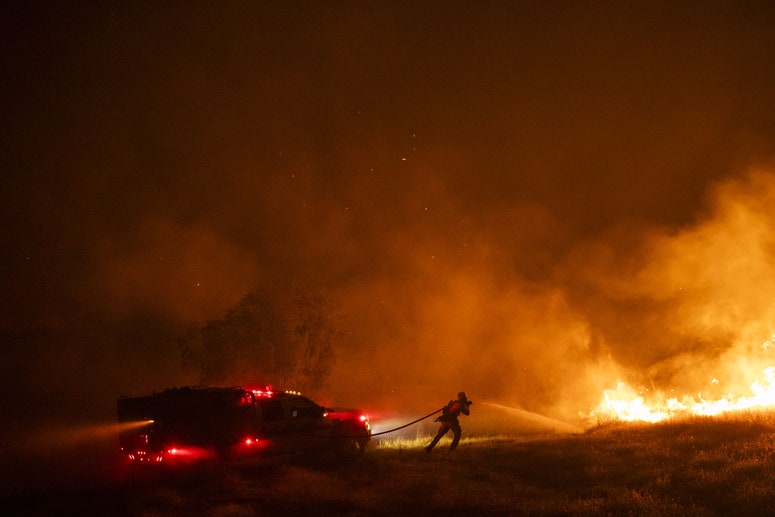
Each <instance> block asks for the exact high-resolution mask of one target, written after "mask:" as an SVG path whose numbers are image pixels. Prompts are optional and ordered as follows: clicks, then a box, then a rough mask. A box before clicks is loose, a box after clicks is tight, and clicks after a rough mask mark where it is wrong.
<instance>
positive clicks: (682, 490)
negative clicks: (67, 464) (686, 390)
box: [24, 414, 775, 517]
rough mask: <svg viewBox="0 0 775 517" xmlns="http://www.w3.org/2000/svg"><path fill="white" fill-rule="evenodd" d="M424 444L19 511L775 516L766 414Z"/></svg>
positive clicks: (249, 468) (774, 430)
mask: <svg viewBox="0 0 775 517" xmlns="http://www.w3.org/2000/svg"><path fill="white" fill-rule="evenodd" d="M429 440H430V436H423V435H421V436H418V437H415V438H409V439H383V440H380V441H379V442H377V441H376V440H375V443H372V444H371V445H370V448H369V449H370V450H368V451H367V453H366V455H365V456H364V457H363V458H361V459H360V460H359V461H357V462H355V463H352V464H348V465H341V464H336V463H332V462H330V461H328V462H327V461H313V460H309V459H302V458H272V459H269V460H264V461H260V462H249V463H243V464H227V465H209V466H201V467H199V468H195V469H191V470H188V471H186V472H184V473H180V472H178V473H156V474H153V475H145V476H140V477H134V478H131V479H127V480H125V482H124V483H123V484H121V485H119V486H116V487H113V488H111V489H102V490H99V491H91V492H87V493H80V494H69V495H68V494H64V495H63V494H59V495H58V496H57V497H49V498H48V499H43V500H42V501H41V500H38V501H37V503H36V504H37V506H35V505H32V504H29V505H28V506H27V508H26V510H27V511H25V512H24V513H25V514H36V513H37V514H41V515H43V514H46V513H47V512H48V511H50V510H56V513H61V512H62V511H63V509H67V508H72V509H73V510H74V511H75V512H78V513H90V512H93V513H104V514H114V515H115V514H123V515H138V516H157V515H206V516H218V517H222V516H244V515H307V514H315V515H369V516H373V515H436V514H439V512H443V513H444V514H445V515H449V514H453V515H468V514H479V515H481V514H487V515H590V516H591V515H617V516H618V515H766V514H772V512H773V510H772V508H774V507H775V490H773V487H775V417H773V416H772V415H769V414H747V415H740V416H735V417H716V418H692V419H687V420H680V421H671V422H667V423H661V424H655V425H651V424H649V425H636V424H616V423H609V424H607V425H604V426H600V427H597V428H594V429H592V430H589V431H587V432H585V433H583V434H578V435H532V436H524V435H523V436H518V435H513V436H512V435H509V436H479V437H477V436H473V437H468V438H464V440H463V441H462V442H461V444H460V447H459V448H458V450H457V451H455V452H450V451H448V450H447V448H446V447H445V445H446V444H447V443H448V440H445V441H442V442H441V443H440V444H439V447H437V449H436V450H435V451H434V452H433V453H432V454H430V455H428V454H426V453H425V452H424V450H423V447H424V446H425V445H426V444H427V443H428V441H429ZM68 505H69V506H68ZM36 510H38V511H37V512H36Z"/></svg>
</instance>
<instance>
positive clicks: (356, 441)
mask: <svg viewBox="0 0 775 517" xmlns="http://www.w3.org/2000/svg"><path fill="white" fill-rule="evenodd" d="M365 450H366V442H365V441H364V440H363V439H362V438H344V439H343V440H342V443H341V444H340V452H341V453H342V456H343V457H344V458H345V459H355V458H359V457H360V456H363V453H364V451H365Z"/></svg>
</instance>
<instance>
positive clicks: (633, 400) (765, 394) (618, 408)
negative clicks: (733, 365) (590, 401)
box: [590, 366, 775, 422]
mask: <svg viewBox="0 0 775 517" xmlns="http://www.w3.org/2000/svg"><path fill="white" fill-rule="evenodd" d="M711 382H713V383H717V382H718V381H717V380H716V379H713V380H712V381H711ZM654 398H655V399H656V400H655V401H654V402H646V400H645V398H644V396H642V395H641V394H640V393H639V392H637V391H635V390H634V389H633V388H632V387H631V386H629V385H628V384H626V383H623V382H620V383H619V384H618V385H617V387H616V389H610V390H606V391H605V392H604V393H603V400H602V401H601V402H600V404H599V405H598V407H597V408H596V409H595V410H594V411H593V412H592V414H591V415H590V416H592V417H597V418H614V419H617V420H623V421H626V422H635V421H640V422H659V421H661V420H665V419H667V418H671V417H675V416H685V415H698V416H713V415H718V414H721V413H726V412H732V411H743V410H752V409H768V408H772V407H774V406H775V367H773V366H770V367H768V368H765V370H764V371H763V372H762V373H761V375H760V377H759V378H757V379H756V380H755V381H754V382H753V384H751V387H750V395H740V396H737V395H733V394H728V395H725V396H722V397H720V398H718V399H715V400H705V399H704V398H703V397H702V396H701V395H697V396H690V395H686V396H684V397H682V398H680V399H679V398H678V397H669V398H662V397H659V396H656V397H654Z"/></svg>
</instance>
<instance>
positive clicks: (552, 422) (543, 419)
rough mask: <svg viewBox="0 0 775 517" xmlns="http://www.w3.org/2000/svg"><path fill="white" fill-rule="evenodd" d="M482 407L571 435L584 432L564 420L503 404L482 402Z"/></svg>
mask: <svg viewBox="0 0 775 517" xmlns="http://www.w3.org/2000/svg"><path fill="white" fill-rule="evenodd" d="M480 405H482V406H488V407H492V408H496V409H499V410H502V411H506V412H508V413H511V414H514V415H518V416H519V417H521V418H524V419H525V420H530V421H532V422H536V423H539V424H542V425H546V426H548V427H552V428H553V429H555V430H562V431H566V432H570V433H583V432H584V430H583V429H581V428H580V427H578V426H575V425H573V424H569V423H567V422H563V421H562V420H557V419H555V418H550V417H548V416H544V415H541V414H538V413H534V412H532V411H527V410H524V409H519V408H515V407H511V406H505V405H503V404H498V403H497V402H482V403H480Z"/></svg>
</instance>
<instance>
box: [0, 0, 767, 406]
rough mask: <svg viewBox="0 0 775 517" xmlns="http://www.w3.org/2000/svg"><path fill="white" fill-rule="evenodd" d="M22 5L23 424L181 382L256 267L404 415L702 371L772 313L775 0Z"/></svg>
mask: <svg viewBox="0 0 775 517" xmlns="http://www.w3.org/2000/svg"><path fill="white" fill-rule="evenodd" d="M18 4H19V5H16V6H4V7H2V8H1V9H2V11H0V16H2V26H1V27H0V34H1V35H2V36H0V37H1V38H2V45H1V47H2V54H1V55H2V70H3V73H2V74H0V76H1V78H0V85H2V86H1V87H2V92H3V94H2V97H1V99H2V101H1V102H2V112H3V117H2V119H1V120H2V122H0V128H1V129H0V131H2V133H0V136H1V138H0V142H1V143H0V151H1V152H2V154H1V155H0V156H2V168H3V174H2V179H0V189H1V190H0V192H2V198H3V203H2V205H0V211H1V212H0V213H2V226H1V227H0V238H1V239H2V255H0V260H1V261H2V262H1V263H0V264H1V266H2V267H1V268H0V290H1V291H0V292H2V297H3V304H2V309H1V310H0V335H1V336H2V346H3V351H2V355H3V357H2V371H0V374H2V377H3V383H4V385H5V386H4V389H3V391H4V393H5V394H6V395H7V396H9V398H10V397H11V396H12V397H15V398H14V400H16V401H17V404H14V405H13V406H14V408H15V410H16V411H17V413H18V414H19V415H22V414H24V415H28V414H29V405H28V402H29V401H35V406H36V407H37V408H39V409H38V410H39V411H41V412H46V411H49V412H54V413H56V412H57V411H60V412H64V411H66V410H65V409H62V408H68V409H67V411H69V410H70V409H69V408H73V407H78V408H79V409H78V411H81V412H83V413H85V414H94V413H101V412H103V409H104V410H105V411H107V412H110V411H112V404H113V401H114V399H115V397H116V396H118V395H119V394H122V393H144V392H148V391H150V390H152V389H159V388H163V387H165V386H169V385H176V384H182V383H187V382H192V379H191V375H190V373H186V372H185V371H183V370H182V369H181V356H180V350H179V348H178V346H177V340H178V338H179V337H181V336H182V335H184V334H185V333H186V332H188V331H189V330H190V329H191V328H196V327H197V326H201V325H202V324H204V323H205V322H206V321H208V320H210V319H214V318H218V317H220V315H221V314H222V313H223V312H224V311H225V310H226V309H228V308H229V307H230V306H232V305H234V304H235V303H236V302H237V301H238V300H239V299H240V298H241V297H242V296H243V295H244V294H246V293H247V292H248V291H249V290H250V289H251V288H252V287H254V286H256V285H258V284H261V283H262V282H265V281H268V280H272V281H279V282H291V281H300V282H302V283H305V284H307V285H310V286H311V287H314V288H315V289H320V290H322V291H323V292H325V293H327V294H328V295H330V296H331V297H332V298H334V299H336V300H338V301H339V302H340V303H341V305H342V307H343V308H344V310H345V312H346V315H347V324H348V331H349V332H350V334H351V337H352V339H353V342H354V343H355V344H356V345H355V350H354V351H352V353H350V354H348V357H341V358H340V363H339V364H338V367H337V370H336V372H335V376H334V379H333V381H332V384H331V386H330V393H331V397H333V398H337V399H339V400H342V399H343V402H347V403H349V404H355V405H361V406H363V405H369V404H377V401H379V403H381V404H382V403H386V402H385V401H388V402H387V403H388V404H389V403H390V400H391V397H395V400H401V404H402V405H403V407H409V408H410V409H414V405H415V404H416V406H417V411H418V412H420V413H424V412H425V409H426V407H433V406H434V405H435V404H436V402H437V401H442V402H444V401H445V399H446V398H448V397H449V396H451V395H453V394H454V393H456V392H457V391H458V390H459V389H466V390H467V391H468V392H469V395H470V396H471V397H472V398H475V399H477V398H491V399H497V400H500V401H503V402H505V403H509V404H513V405H519V406H521V407H525V408H527V409H530V410H535V411H543V412H545V413H549V414H552V415H555V416H568V415H575V414H576V413H577V412H578V411H580V410H582V409H584V408H583V407H578V406H584V404H586V403H594V402H595V401H596V400H597V399H599V394H600V393H601V391H602V389H604V388H606V387H611V385H612V383H615V382H616V381H617V380H620V379H625V378H626V379H627V380H629V381H630V382H633V383H639V384H643V385H650V386H660V387H662V388H664V389H673V388H674V387H676V386H688V387H689V388H690V389H695V388H697V387H698V386H699V389H704V386H705V384H704V383H706V381H707V379H708V376H714V375H715V376H722V374H721V373H718V374H716V373H707V372H706V370H707V368H705V367H704V366H703V367H702V368H699V367H697V365H698V364H699V365H706V364H707V365H708V368H711V367H713V368H715V367H717V366H718V361H722V362H723V361H725V362H727V363H730V362H734V363H735V364H740V363H742V362H746V361H747V360H748V358H749V355H746V354H745V353H742V352H741V351H745V350H749V349H756V343H761V342H762V341H763V340H766V339H768V338H769V337H770V335H771V332H772V331H773V328H772V327H773V324H775V320H774V319H773V316H775V314H774V313H775V311H774V310H773V308H772V306H771V305H772V302H771V301H770V300H771V299H773V297H772V296H770V294H771V293H772V290H771V289H772V288H775V278H773V277H774V276H775V275H773V273H772V272H770V271H769V267H768V266H769V265H770V264H771V263H772V259H773V256H774V255H775V245H774V244H773V240H772V238H771V237H770V235H771V233H770V232H771V230H772V229H773V228H775V224H774V222H773V219H772V217H773V216H772V215H770V213H769V212H770V210H769V209H770V208H771V207H772V204H771V201H773V197H774V196H773V192H775V179H773V176H771V174H773V173H775V167H773V166H772V159H773V157H775V95H773V85H775V36H774V35H773V28H774V27H775V9H773V7H772V5H771V3H770V2H767V1H761V2H753V1H743V2H741V1H729V2H714V1H711V2H707V1H703V2H653V1H652V2H606V1H591V2H572V1H567V2H566V1H561V2H559V1H558V2H555V1H540V2H506V1H504V2H496V1H484V2H455V1H444V2H424V1H419V2H418V1H411V2H402V1H389V2H337V1H334V2H261V1H259V2H247V1H246V2H111V1H106V2H70V3H68V2H24V3H18ZM68 4H69V5H68ZM721 263H723V264H724V268H723V269H718V268H717V266H718V265H719V264H721ZM754 273H755V274H754ZM752 291H753V292H755V293H756V296H752V295H751V293H752ZM765 348H766V347H765ZM730 354H733V355H732V356H733V357H734V360H731V359H730V357H732V356H731V355H730ZM741 354H742V355H741ZM740 357H744V358H746V359H745V361H742V360H739V358H740ZM756 359H757V361H758V360H760V359H761V357H759V356H756ZM765 359H766V358H765ZM767 360H768V359H767ZM687 364H691V365H692V366H691V367H690V368H687V367H686V365H687ZM746 364H747V362H746ZM757 364H758V363H757ZM699 371H702V372H703V373H702V375H703V376H702V377H701V378H700V377H699V376H698V375H699V374H698V372H699ZM688 372H691V375H689V373H688ZM696 375H697V376H698V377H695V376H696ZM741 375H742V374H740V372H739V371H738V370H735V372H733V373H729V374H728V375H727V377H722V383H723V381H724V379H726V380H728V381H729V382H730V383H732V381H733V380H740V379H737V377H739V376H741ZM419 394H421V395H422V397H424V398H413V397H416V396H417V395H419ZM20 401H21V402H20ZM429 404H430V405H429ZM90 408H91V409H90ZM94 408H96V409H94ZM33 413H34V412H33ZM111 415H112V413H111Z"/></svg>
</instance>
